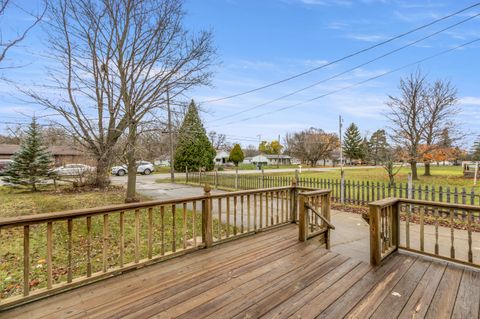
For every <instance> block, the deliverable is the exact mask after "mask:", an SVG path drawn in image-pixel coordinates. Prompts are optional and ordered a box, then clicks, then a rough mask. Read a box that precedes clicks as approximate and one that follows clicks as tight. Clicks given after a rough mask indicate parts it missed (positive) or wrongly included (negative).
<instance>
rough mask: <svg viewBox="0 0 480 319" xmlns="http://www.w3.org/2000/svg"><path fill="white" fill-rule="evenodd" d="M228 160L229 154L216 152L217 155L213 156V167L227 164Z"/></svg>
mask: <svg viewBox="0 0 480 319" xmlns="http://www.w3.org/2000/svg"><path fill="white" fill-rule="evenodd" d="M229 158H230V154H229V153H228V152H226V151H217V155H215V159H214V161H215V165H224V164H226V163H228V159H229Z"/></svg>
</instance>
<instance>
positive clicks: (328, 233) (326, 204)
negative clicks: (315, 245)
mask: <svg viewBox="0 0 480 319" xmlns="http://www.w3.org/2000/svg"><path fill="white" fill-rule="evenodd" d="M330 194H331V192H328V193H327V194H325V195H323V198H322V205H323V207H322V212H323V214H324V216H325V218H326V219H327V220H328V221H329V222H331V216H330ZM325 237H326V238H325V248H327V249H330V237H331V229H330V227H327V231H326V233H325Z"/></svg>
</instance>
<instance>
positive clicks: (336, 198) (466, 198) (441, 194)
mask: <svg viewBox="0 0 480 319" xmlns="http://www.w3.org/2000/svg"><path fill="white" fill-rule="evenodd" d="M294 178H295V179H296V181H297V185H298V186H302V187H309V188H316V189H329V190H331V196H332V198H331V200H332V201H333V202H335V203H341V204H347V205H360V206H366V205H368V203H370V202H373V201H377V200H381V199H385V198H389V197H396V198H403V199H418V200H431V201H437V202H444V203H454V204H469V205H479V204H480V203H479V202H480V193H479V192H478V191H475V189H474V188H469V189H467V188H466V187H452V186H448V185H445V186H435V185H421V184H414V183H413V182H412V181H411V180H409V181H408V182H404V183H395V184H393V185H392V184H390V183H388V182H375V181H355V180H349V179H341V178H338V179H330V178H313V177H301V176H299V174H296V176H272V175H267V174H261V175H258V174H255V175H253V174H252V175H249V174H225V173H219V172H216V171H215V172H188V173H187V174H186V177H185V179H179V180H177V182H185V183H187V184H194V185H204V184H210V185H211V186H212V187H215V188H226V189H232V190H248V189H258V188H270V187H285V186H289V185H291V183H292V181H293V179H294Z"/></svg>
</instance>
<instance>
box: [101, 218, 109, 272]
mask: <svg viewBox="0 0 480 319" xmlns="http://www.w3.org/2000/svg"><path fill="white" fill-rule="evenodd" d="M102 246H103V250H102V271H103V272H107V268H108V256H107V255H108V214H104V215H103V245H102Z"/></svg>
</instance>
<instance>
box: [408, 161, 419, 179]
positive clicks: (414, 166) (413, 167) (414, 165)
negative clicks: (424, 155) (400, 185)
mask: <svg viewBox="0 0 480 319" xmlns="http://www.w3.org/2000/svg"><path fill="white" fill-rule="evenodd" d="M410 169H411V171H412V179H413V180H415V181H418V172H417V162H416V161H411V162H410Z"/></svg>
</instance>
